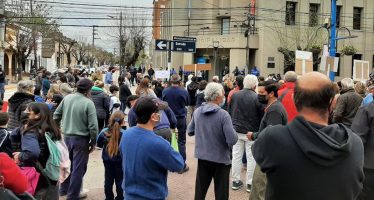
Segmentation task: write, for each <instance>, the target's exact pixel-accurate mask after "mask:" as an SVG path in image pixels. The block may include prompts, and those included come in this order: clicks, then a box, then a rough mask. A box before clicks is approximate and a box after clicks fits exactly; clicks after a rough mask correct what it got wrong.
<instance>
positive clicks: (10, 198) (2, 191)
mask: <svg viewBox="0 0 374 200" xmlns="http://www.w3.org/2000/svg"><path fill="white" fill-rule="evenodd" d="M0 199H4V200H5V199H6V200H35V199H34V197H32V196H31V195H30V194H28V193H24V194H20V195H16V194H14V192H12V191H11V190H9V189H7V188H5V187H4V176H2V175H1V174H0Z"/></svg>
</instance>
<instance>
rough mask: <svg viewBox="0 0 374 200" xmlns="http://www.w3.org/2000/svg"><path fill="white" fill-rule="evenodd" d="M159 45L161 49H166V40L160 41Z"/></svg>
mask: <svg viewBox="0 0 374 200" xmlns="http://www.w3.org/2000/svg"><path fill="white" fill-rule="evenodd" d="M157 47H158V48H159V49H160V50H164V48H166V44H164V41H160V42H159V43H157Z"/></svg>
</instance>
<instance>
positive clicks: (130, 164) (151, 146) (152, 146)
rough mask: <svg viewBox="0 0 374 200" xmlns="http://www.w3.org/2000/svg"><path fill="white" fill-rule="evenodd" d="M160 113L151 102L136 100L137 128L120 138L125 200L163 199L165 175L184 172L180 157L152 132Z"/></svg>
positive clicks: (143, 99)
mask: <svg viewBox="0 0 374 200" xmlns="http://www.w3.org/2000/svg"><path fill="white" fill-rule="evenodd" d="M160 109H161V108H160V105H159V103H158V102H157V100H156V99H154V98H150V97H143V98H140V99H138V100H137V102H136V104H135V106H134V111H135V113H136V115H137V116H138V117H137V125H136V126H134V127H131V128H129V129H127V130H126V131H125V132H124V134H123V136H122V138H121V143H120V152H121V156H122V169H123V172H124V174H125V176H124V180H123V183H122V188H123V190H124V194H125V199H166V197H167V195H168V188H167V174H168V171H171V172H180V171H182V170H183V168H184V160H183V157H182V156H181V155H180V154H179V153H178V152H176V151H174V150H173V148H172V147H171V146H170V143H168V142H167V141H166V140H164V139H162V138H161V137H159V136H157V135H156V134H155V133H154V131H153V130H154V127H155V126H156V125H157V124H158V122H159V121H160V117H161V116H160V113H159V111H160Z"/></svg>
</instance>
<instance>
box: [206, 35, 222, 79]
mask: <svg viewBox="0 0 374 200" xmlns="http://www.w3.org/2000/svg"><path fill="white" fill-rule="evenodd" d="M209 47H213V52H214V74H215V75H219V77H220V78H222V77H221V73H220V71H221V70H220V69H219V67H218V64H217V57H218V48H220V47H221V48H224V47H223V46H222V45H219V41H213V45H209V46H208V47H207V48H209Z"/></svg>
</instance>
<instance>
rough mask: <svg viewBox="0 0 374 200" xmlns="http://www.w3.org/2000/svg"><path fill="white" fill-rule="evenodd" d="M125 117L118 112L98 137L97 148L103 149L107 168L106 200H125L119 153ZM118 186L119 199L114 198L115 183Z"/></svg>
mask: <svg viewBox="0 0 374 200" xmlns="http://www.w3.org/2000/svg"><path fill="white" fill-rule="evenodd" d="M124 123H125V115H124V114H123V113H122V112H121V111H116V112H114V113H113V115H112V116H111V117H110V119H109V127H108V128H104V129H103V130H102V131H101V132H100V134H99V135H98V137H97V147H99V148H102V149H103V151H102V159H103V162H104V168H105V172H104V173H105V183H104V193H105V197H106V198H105V199H111V200H114V199H116V200H123V199H124V197H123V190H122V187H121V185H122V179H123V173H122V158H121V155H120V152H119V143H120V141H121V137H122V134H123V133H124V131H125V130H124V129H122V127H121V126H123V125H124ZM114 182H115V184H116V193H117V197H116V198H114V194H113V183H114Z"/></svg>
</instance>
